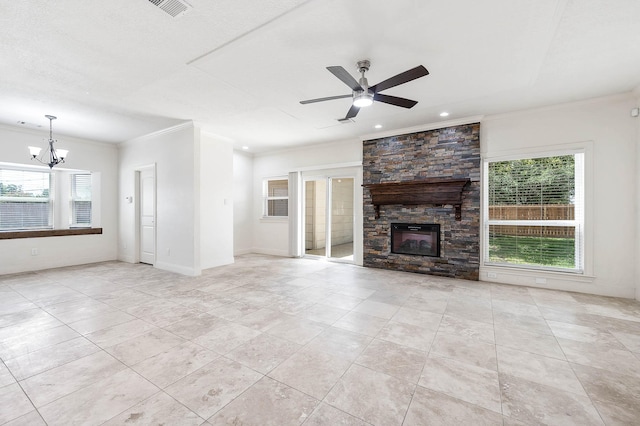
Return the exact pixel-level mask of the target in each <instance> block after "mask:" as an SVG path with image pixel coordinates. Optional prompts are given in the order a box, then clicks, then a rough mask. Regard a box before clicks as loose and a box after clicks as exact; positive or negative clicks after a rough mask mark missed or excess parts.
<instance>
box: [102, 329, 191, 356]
mask: <svg viewBox="0 0 640 426" xmlns="http://www.w3.org/2000/svg"><path fill="white" fill-rule="evenodd" d="M127 324H128V323H127ZM184 341H185V340H184V339H183V338H181V337H178V336H176V335H175V334H172V333H169V332H168V331H165V330H162V329H159V328H155V329H152V330H151V331H148V332H146V333H144V334H141V335H139V336H135V337H132V338H130V339H127V340H125V341H123V342H121V343H118V344H117V345H114V346H110V347H107V348H105V350H106V351H107V352H109V353H110V354H111V355H113V356H114V357H115V358H117V359H119V360H120V361H122V362H124V363H125V364H127V365H134V364H137V363H139V362H141V361H144V360H145V359H147V358H151V357H152V356H154V355H157V354H159V353H161V352H164V351H166V350H169V349H171V348H173V347H174V346H178V345H179V344H181V343H184Z"/></svg>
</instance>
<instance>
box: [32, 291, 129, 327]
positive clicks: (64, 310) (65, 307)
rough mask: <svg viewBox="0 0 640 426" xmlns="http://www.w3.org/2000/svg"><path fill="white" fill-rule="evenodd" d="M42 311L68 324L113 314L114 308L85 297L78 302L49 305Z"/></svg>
mask: <svg viewBox="0 0 640 426" xmlns="http://www.w3.org/2000/svg"><path fill="white" fill-rule="evenodd" d="M44 310H46V311H47V312H49V313H50V314H51V315H53V316H54V317H56V318H58V319H59V320H60V321H63V322H66V323H69V322H72V321H79V320H82V319H86V318H91V317H94V316H97V315H100V314H103V313H107V312H114V311H115V310H116V308H114V307H113V306H109V305H107V304H105V303H102V302H98V301H97V300H94V299H91V298H89V297H85V298H83V299H80V300H73V301H70V302H63V303H58V304H55V305H50V306H47V307H45V308H44Z"/></svg>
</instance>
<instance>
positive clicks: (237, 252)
mask: <svg viewBox="0 0 640 426" xmlns="http://www.w3.org/2000/svg"><path fill="white" fill-rule="evenodd" d="M251 253H253V251H252V250H251V249H250V248H248V249H240V250H234V251H233V255H234V256H242V255H243V254H251Z"/></svg>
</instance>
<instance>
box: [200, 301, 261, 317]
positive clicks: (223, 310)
mask: <svg viewBox="0 0 640 426" xmlns="http://www.w3.org/2000/svg"><path fill="white" fill-rule="evenodd" d="M260 309H261V307H260V306H256V305H251V304H249V303H244V302H238V301H236V302H232V303H229V304H227V305H223V306H219V307H217V308H214V309H212V310H210V311H208V312H207V313H208V314H210V315H214V316H216V317H219V318H222V319H225V320H227V321H235V320H237V319H239V318H241V317H243V316H245V315H247V314H250V313H252V312H255V311H258V310H260Z"/></svg>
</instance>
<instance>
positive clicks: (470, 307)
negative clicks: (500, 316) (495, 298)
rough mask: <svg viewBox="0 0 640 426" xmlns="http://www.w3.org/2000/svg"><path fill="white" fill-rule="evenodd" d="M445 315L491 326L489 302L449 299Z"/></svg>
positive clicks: (491, 318)
mask: <svg viewBox="0 0 640 426" xmlns="http://www.w3.org/2000/svg"><path fill="white" fill-rule="evenodd" d="M444 314H445V315H448V316H452V317H456V318H464V319H468V320H472V321H479V322H486V323H487V324H493V311H492V310H491V302H490V301H489V300H485V299H475V298H470V297H464V298H463V297H451V298H450V299H449V302H448V304H447V309H446V310H445V311H444Z"/></svg>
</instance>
